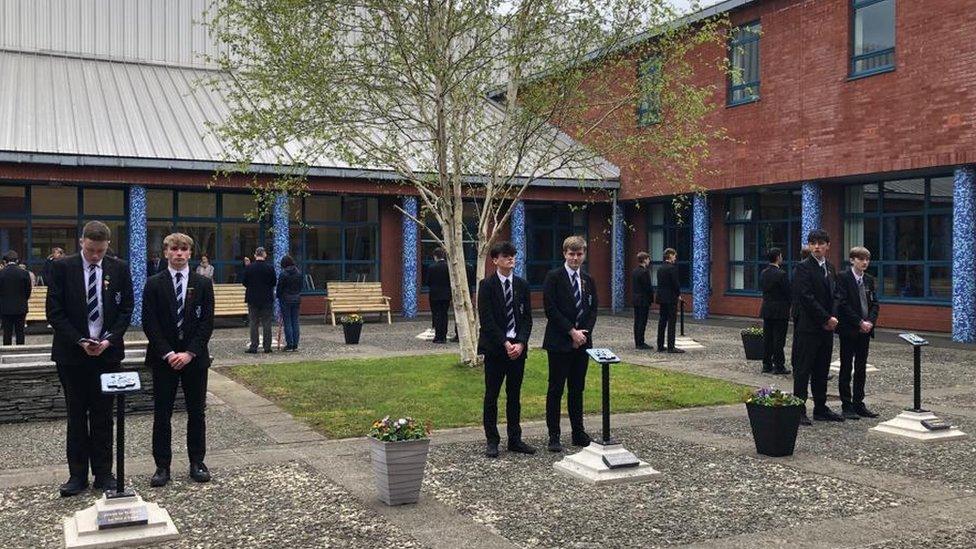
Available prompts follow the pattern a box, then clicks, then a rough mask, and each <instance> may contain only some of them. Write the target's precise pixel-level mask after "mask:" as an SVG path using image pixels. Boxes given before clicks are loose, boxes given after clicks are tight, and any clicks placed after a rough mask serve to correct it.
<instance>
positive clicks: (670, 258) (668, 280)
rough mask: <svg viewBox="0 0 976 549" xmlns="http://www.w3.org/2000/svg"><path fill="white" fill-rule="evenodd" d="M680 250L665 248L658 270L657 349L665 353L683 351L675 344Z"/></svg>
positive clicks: (679, 287) (679, 293) (679, 285)
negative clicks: (661, 263) (665, 336)
mask: <svg viewBox="0 0 976 549" xmlns="http://www.w3.org/2000/svg"><path fill="white" fill-rule="evenodd" d="M677 260H678V252H677V251H675V250H674V248H668V249H666V250H664V265H661V267H660V268H659V269H658V270H657V303H658V315H659V316H658V321H657V350H658V352H661V353H663V352H664V351H667V352H669V353H683V352H685V351H684V350H683V349H678V348H677V347H675V346H674V337H675V335H674V332H675V327H676V326H675V322H676V321H677V320H678V301H679V300H680V299H681V282H680V280H679V279H678V266H677V265H675V261H677ZM665 331H666V332H667V335H668V342H667V348H665V346H664V333H665Z"/></svg>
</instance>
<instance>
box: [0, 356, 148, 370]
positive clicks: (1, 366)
mask: <svg viewBox="0 0 976 549" xmlns="http://www.w3.org/2000/svg"><path fill="white" fill-rule="evenodd" d="M145 361H146V360H145V358H144V357H139V358H130V357H129V356H126V357H125V359H124V360H123V361H122V364H125V365H126V366H130V367H138V366H141V365H143V364H145ZM37 367H49V368H54V362H52V361H51V360H50V357H47V358H46V359H45V360H37V361H34V362H17V363H13V364H10V363H0V370H15V369H19V368H37Z"/></svg>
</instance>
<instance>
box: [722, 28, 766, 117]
mask: <svg viewBox="0 0 976 549" xmlns="http://www.w3.org/2000/svg"><path fill="white" fill-rule="evenodd" d="M749 27H756V28H755V29H749ZM740 29H749V30H750V34H751V36H750V37H749V38H746V39H739V40H735V39H733V38H729V44H728V58H729V66H730V67H731V66H732V65H733V63H734V61H733V53H734V51H735V48H738V47H742V46H744V45H747V44H752V43H754V42H755V43H757V47H756V56H757V57H759V46H758V43H759V39H760V33H761V32H762V23H761V21H760V20H759V19H756V20H754V21H750V22H748V23H744V24H742V25H739V26H737V27H736V28H735V30H740ZM759 61H760V62H761V58H760V60H759ZM760 70H762V67H761V66H760ZM733 76H734V75H733V74H729V76H728V78H727V79H726V96H725V97H726V101H725V104H726V106H727V107H736V106H739V105H746V104H748V103H755V102H756V101H759V97H760V93H759V87H760V84H761V81H762V78H761V77H760V78H758V79H756V80H750V81H748V82H741V83H739V84H735V83H733V82H732V79H733ZM741 90H752V92H753V93H751V94H750V95H748V96H747V97H744V98H742V99H733V97H734V94H735V92H737V91H741Z"/></svg>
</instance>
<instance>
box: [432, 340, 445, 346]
mask: <svg viewBox="0 0 976 549" xmlns="http://www.w3.org/2000/svg"><path fill="white" fill-rule="evenodd" d="M431 343H437V344H438V345H440V344H443V343H447V340H446V339H435V340H433V341H431Z"/></svg>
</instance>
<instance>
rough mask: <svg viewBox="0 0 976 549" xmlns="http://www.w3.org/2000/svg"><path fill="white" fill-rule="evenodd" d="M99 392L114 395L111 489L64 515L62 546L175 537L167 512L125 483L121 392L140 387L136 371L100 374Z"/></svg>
mask: <svg viewBox="0 0 976 549" xmlns="http://www.w3.org/2000/svg"><path fill="white" fill-rule="evenodd" d="M101 382H102V394H103V395H115V396H116V430H117V431H116V438H117V442H116V447H115V458H116V462H117V463H116V473H117V474H118V480H117V482H116V487H115V490H114V491H112V490H107V491H106V492H105V494H103V495H102V497H101V498H99V499H98V500H96V501H95V503H94V505H91V506H90V507H88V508H86V509H83V510H81V511H78V512H76V513H75V514H74V515H72V516H70V517H65V519H64V546H65V547H66V548H73V547H123V546H126V545H143V544H147V543H153V542H157V541H163V540H169V539H174V538H177V537H179V532H178V531H177V530H176V526H175V525H174V524H173V520H172V519H171V518H170V516H169V513H167V512H166V510H165V509H163V508H162V507H160V506H159V505H157V504H155V503H146V502H145V501H143V499H142V498H141V497H139V495H138V494H136V493H135V491H134V490H131V489H126V487H125V395H127V394H130V393H135V392H138V391H139V390H140V389H141V388H142V387H141V384H140V382H139V374H138V373H137V372H117V373H108V374H102V376H101Z"/></svg>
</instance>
